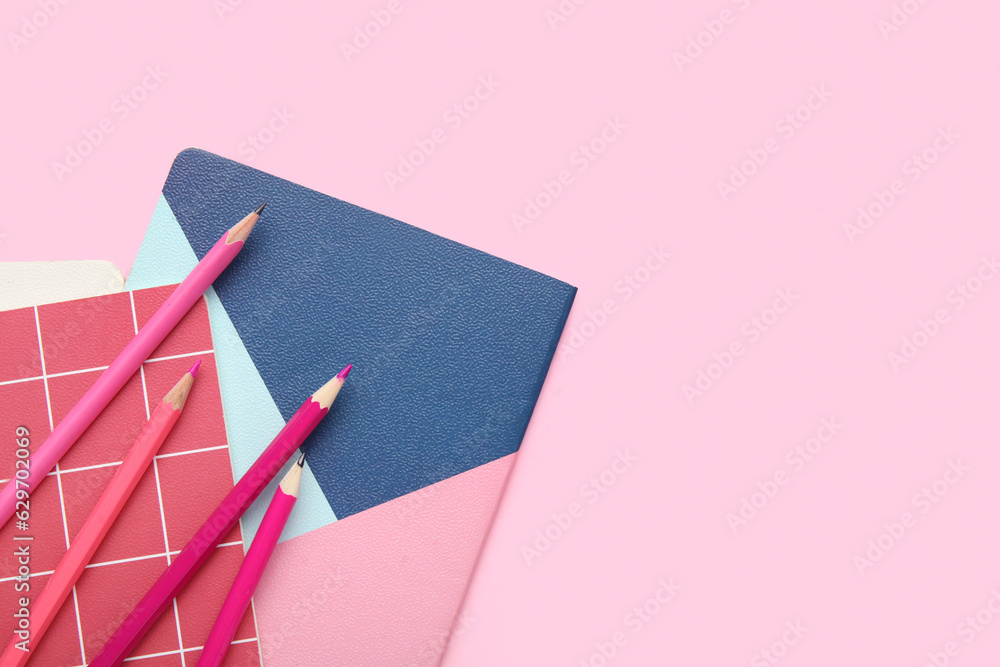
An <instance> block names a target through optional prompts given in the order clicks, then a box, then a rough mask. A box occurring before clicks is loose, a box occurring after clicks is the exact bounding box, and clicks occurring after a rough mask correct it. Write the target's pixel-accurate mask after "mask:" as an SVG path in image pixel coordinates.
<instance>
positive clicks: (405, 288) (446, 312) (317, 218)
mask: <svg viewBox="0 0 1000 667" xmlns="http://www.w3.org/2000/svg"><path fill="white" fill-rule="evenodd" d="M163 195H164V198H165V200H166V203H167V204H169V209H170V212H172V215H173V216H174V217H175V218H176V222H177V223H178V224H179V226H180V229H182V230H183V233H184V235H185V236H186V239H187V241H188V243H189V244H190V246H191V248H192V249H193V250H194V253H195V255H197V258H198V259H201V258H202V257H203V256H204V255H205V253H206V252H207V251H208V250H209V248H211V246H212V245H213V244H214V243H215V242H216V241H217V240H218V238H219V236H221V235H222V233H223V232H224V231H225V230H226V229H227V228H228V227H229V226H231V225H232V224H233V223H234V222H235V221H237V220H239V219H240V218H242V217H243V216H244V215H246V213H247V212H248V211H250V210H252V209H253V208H255V207H256V206H258V205H259V204H260V203H261V202H264V201H266V202H267V208H266V210H265V212H264V214H263V216H262V218H261V221H260V222H259V223H258V224H257V226H256V228H255V229H254V231H253V233H252V234H251V236H250V239H249V240H248V241H247V243H246V245H245V247H244V249H243V251H242V252H241V253H240V255H239V256H238V257H237V259H236V260H235V261H234V262H233V264H232V265H231V266H230V267H229V268H228V269H227V270H226V271H225V272H224V273H223V275H222V276H221V277H220V278H219V279H218V280H217V281H216V282H215V285H214V289H215V293H216V294H217V297H218V299H219V301H221V305H222V306H223V307H224V309H225V313H226V314H228V317H229V319H230V320H231V322H232V326H233V327H234V328H235V331H236V333H237V334H238V336H239V339H240V340H241V341H242V344H243V345H244V346H245V348H246V351H247V353H248V354H249V357H250V359H251V360H252V362H253V365H254V366H255V367H256V370H257V372H258V373H259V375H260V378H261V379H262V380H263V383H264V385H265V386H266V388H267V391H268V393H269V394H270V396H271V398H272V399H273V401H274V404H275V405H276V406H277V408H278V410H279V411H280V413H281V417H282V418H283V419H285V420H287V419H288V418H289V417H290V416H291V414H292V413H293V412H294V411H295V410H296V409H297V408H298V406H299V405H300V404H301V402H302V401H303V399H304V398H305V397H306V396H308V395H309V394H310V393H311V392H312V391H313V390H314V389H316V388H317V387H319V386H321V385H322V384H323V383H324V382H326V381H327V380H328V379H329V378H330V377H331V376H332V375H333V374H335V373H336V372H337V371H338V370H339V369H340V368H341V367H342V366H344V365H346V364H347V363H353V364H354V370H353V372H352V373H351V376H350V378H349V380H348V385H347V386H345V390H344V391H343V392H342V393H341V395H340V397H339V398H338V399H337V403H336V405H335V410H336V415H335V418H332V419H326V420H324V421H323V423H321V424H320V426H319V428H318V429H317V430H316V432H315V433H314V434H313V436H312V437H311V438H310V439H309V440H308V441H307V445H306V446H305V449H306V453H307V459H308V461H309V465H310V468H311V471H312V473H313V474H314V475H315V479H316V481H317V482H318V484H319V487H320V489H321V490H322V492H323V494H324V495H325V497H326V499H327V501H328V502H329V504H330V507H331V508H332V510H333V513H334V514H335V515H336V518H338V519H343V518H345V517H347V516H350V515H352V514H355V513H358V512H361V511H363V510H365V509H368V508H370V507H374V506H376V505H379V504H381V503H384V502H387V501H390V500H393V499H395V498H398V497H400V496H402V495H404V494H407V493H410V492H412V491H415V490H418V489H421V488H423V487H426V486H428V485H430V484H433V483H435V482H438V481H441V480H444V479H446V478H449V477H451V476H454V475H457V474H459V473H462V472H465V471H467V470H471V469H472V468H475V467H477V466H481V465H484V464H486V463H489V462H491V461H494V460H496V459H499V458H501V457H504V456H506V455H508V454H511V453H513V452H516V451H517V450H518V448H519V447H520V444H521V440H522V438H523V436H524V432H525V429H526V428H527V425H528V420H529V419H530V417H531V413H532V410H533V408H534V405H535V401H536V399H537V397H538V394H539V391H540V390H541V387H542V383H543V381H544V379H545V375H546V372H547V370H548V367H549V364H550V362H551V360H552V356H553V354H554V352H555V349H556V345H557V343H558V340H559V337H560V335H561V333H562V330H563V326H564V325H565V322H566V318H567V316H568V314H569V310H570V307H571V305H572V302H573V298H574V296H575V294H576V288H575V287H572V286H571V285H568V284H566V283H564V282H561V281H559V280H556V279H554V278H551V277H549V276H546V275H544V274H541V273H538V272H536V271H532V270H531V269H527V268H525V267H522V266H519V265H517V264H514V263H511V262H508V261H506V260H502V259H499V258H497V257H494V256H492V255H489V254H486V253H483V252H480V251H478V250H475V249H473V248H469V247H467V246H464V245H461V244H459V243H455V242H453V241H450V240H448V239H445V238H442V237H440V236H437V235H435V234H431V233H429V232H426V231H424V230H421V229H419V228H417V227H413V226H411V225H408V224H405V223H402V222H400V221H398V220H394V219H392V218H389V217H386V216H383V215H380V214H378V213H374V212H372V211H369V210H366V209H364V208H361V207H358V206H355V205H353V204H349V203H347V202H345V201H341V200H339V199H335V198H333V197H330V196H328V195H324V194H321V193H319V192H316V191H314V190H310V189H307V188H304V187H302V186H299V185H296V184H294V183H291V182H289V181H286V180H283V179H280V178H277V177H275V176H271V175H269V174H266V173H263V172H261V171H258V170H256V169H252V168H250V167H247V166H245V165H242V164H239V163H237V162H233V161H231V160H227V159H225V158H222V157H220V156H217V155H214V154H211V153H208V152H205V151H201V150H197V149H189V150H186V151H184V152H182V153H180V154H179V155H178V156H177V158H176V160H175V161H174V164H173V167H172V169H171V170H170V174H169V176H168V178H167V181H166V184H165V185H164V188H163ZM130 280H131V276H130ZM213 326H214V322H213Z"/></svg>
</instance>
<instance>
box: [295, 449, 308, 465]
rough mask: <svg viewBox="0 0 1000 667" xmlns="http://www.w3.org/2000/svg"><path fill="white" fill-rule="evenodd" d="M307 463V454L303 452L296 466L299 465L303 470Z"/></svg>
mask: <svg viewBox="0 0 1000 667" xmlns="http://www.w3.org/2000/svg"><path fill="white" fill-rule="evenodd" d="M305 462H306V454H305V452H303V453H302V456H300V457H299V460H298V461H296V462H295V465H297V466H298V467H300V468H301V467H302V464H303V463H305Z"/></svg>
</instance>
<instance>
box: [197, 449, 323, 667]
mask: <svg viewBox="0 0 1000 667" xmlns="http://www.w3.org/2000/svg"><path fill="white" fill-rule="evenodd" d="M305 458H306V455H305V454H303V455H302V456H300V457H299V460H298V461H297V462H296V463H295V465H293V466H292V467H291V469H290V470H289V471H288V473H287V474H286V475H285V476H284V477H283V478H282V480H281V483H280V484H279V485H278V488H277V490H276V491H275V492H274V498H273V499H272V500H271V504H270V505H268V506H267V512H265V513H264V519H263V520H262V521H261V522H260V528H258V529H257V534H256V535H255V536H254V538H253V543H251V544H250V549H249V550H248V551H247V555H246V558H244V559H243V564H242V565H240V570H239V572H237V573H236V578H235V579H234V580H233V587H232V588H230V589H229V594H228V595H227V596H226V601H225V602H223V603H222V609H221V610H219V615H218V617H216V619H215V625H213V626H212V632H210V633H209V635H208V639H207V640H205V646H204V648H202V650H201V657H200V658H198V667H221V665H222V661H223V660H225V658H226V653H227V652H228V651H229V645H230V644H232V642H233V637H235V636H236V630H237V628H239V626H240V621H242V620H243V615H244V614H245V613H246V611H247V607H249V606H250V598H251V597H253V592H254V590H255V589H256V588H257V583H258V582H259V581H260V576H261V575H262V574H263V573H264V568H265V567H267V561H268V560H269V559H270V558H271V553H272V552H273V551H274V547H275V546H276V545H277V544H278V538H279V537H280V536H281V531H282V530H283V529H284V527H285V523H286V522H287V521H288V515H289V514H291V513H292V507H294V505H295V501H296V500H298V497H299V483H300V482H301V481H302V462H303V461H305Z"/></svg>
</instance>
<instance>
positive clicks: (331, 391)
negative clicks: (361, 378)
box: [312, 364, 351, 408]
mask: <svg viewBox="0 0 1000 667" xmlns="http://www.w3.org/2000/svg"><path fill="white" fill-rule="evenodd" d="M350 372H351V364H347V366H346V367H345V368H344V370H342V371H340V372H339V373H337V376H336V377H332V378H330V381H329V382H327V383H326V384H325V385H323V386H322V387H320V388H319V389H317V390H316V391H315V393H313V395H312V399H313V400H314V401H316V402H317V403H319V405H320V407H321V408H329V407H330V406H331V405H333V401H334V399H335V398H337V394H339V393H340V388H341V387H343V386H344V379H345V378H346V377H347V374H348V373H350Z"/></svg>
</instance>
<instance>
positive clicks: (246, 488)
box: [90, 364, 351, 667]
mask: <svg viewBox="0 0 1000 667" xmlns="http://www.w3.org/2000/svg"><path fill="white" fill-rule="evenodd" d="M350 372H351V365H350V364H348V365H347V366H346V367H345V368H344V369H343V370H342V371H340V373H338V374H337V376H336V377H335V378H333V379H332V380H330V381H329V382H327V383H326V384H325V385H323V386H322V387H320V388H319V389H318V390H316V392H315V393H314V394H313V395H312V396H310V397H309V398H307V399H306V400H305V402H304V403H303V404H302V406H301V407H300V408H299V409H298V410H297V411H296V412H295V414H294V415H292V418H291V419H289V420H288V423H287V424H285V427H284V428H282V429H281V431H280V432H279V433H278V435H277V436H275V438H274V440H273V441H272V442H271V444H270V445H268V447H267V449H265V450H264V452H263V453H262V454H261V455H260V456H259V457H258V458H257V460H256V461H254V464H253V465H252V466H250V469H249V470H248V471H247V473H246V474H245V475H243V477H241V478H240V481H238V482H237V483H236V485H235V486H234V487H233V489H232V490H231V491H230V492H229V493H228V494H227V495H226V497H225V498H223V499H222V502H221V503H219V506H218V507H217V508H216V509H215V511H214V512H212V514H211V515H209V517H208V519H207V520H206V521H205V523H204V524H203V525H202V526H201V528H199V529H198V531H197V532H196V533H195V534H194V537H192V538H191V540H190V541H188V543H187V544H186V545H184V548H183V549H181V551H180V553H179V554H177V557H176V558H175V559H174V560H173V562H172V563H170V565H168V566H167V569H166V570H164V572H163V574H161V575H160V577H159V579H157V580H156V581H155V582H154V583H153V585H152V587H150V589H149V590H148V591H147V592H146V594H145V595H144V596H143V598H142V599H141V600H140V601H139V603H138V604H137V605H136V606H135V608H134V609H133V610H132V611H131V613H129V615H128V616H126V617H125V620H124V621H122V624H121V625H119V626H118V629H117V630H115V633H114V634H113V635H112V636H111V638H110V639H109V640H108V641H107V642H105V644H104V646H103V647H102V648H101V652H100V653H98V654H97V657H96V658H94V660H93V661H91V663H90V667H117V666H118V665H121V664H122V661H123V660H125V658H127V657H128V655H129V653H131V652H132V649H134V648H135V645H136V644H138V643H139V640H140V639H142V638H143V636H144V635H145V634H146V633H147V632H149V629H150V628H151V627H152V626H153V624H154V623H155V622H156V619H158V618H159V617H160V614H162V613H163V612H164V610H165V609H166V608H167V606H169V605H170V603H171V601H172V600H173V599H174V598H175V597H177V594H178V593H180V592H181V589H182V588H184V585H185V584H187V582H188V581H190V580H191V577H193V576H194V575H195V572H197V571H198V568H199V567H201V565H202V563H204V562H205V561H206V560H208V557H209V556H210V555H211V554H212V551H213V550H214V549H215V547H217V546H218V545H219V543H220V542H221V541H222V538H223V537H225V536H226V534H227V533H228V532H229V531H230V530H231V529H232V527H233V526H235V525H236V522H237V521H238V520H239V518H240V517H241V516H242V515H243V513H244V512H245V511H246V509H247V508H248V507H250V505H251V504H252V503H253V501H254V500H256V498H257V496H259V495H260V493H261V491H263V490H264V487H265V486H267V484H268V482H270V481H271V479H272V478H273V477H274V476H275V475H276V474H277V473H278V470H280V469H281V466H283V465H284V464H285V461H287V460H288V457H289V456H291V455H292V452H294V451H295V450H296V449H298V447H299V445H301V444H302V441H303V440H305V439H306V437H307V436H308V435H309V434H310V433H312V431H313V429H314V428H316V426H317V425H318V424H319V423H320V421H322V419H323V417H325V416H326V413H327V412H329V410H330V406H331V405H332V404H333V400H334V399H335V398H336V397H337V394H338V393H339V392H340V388H341V387H342V386H343V384H344V380H345V379H346V378H347V374H348V373H350Z"/></svg>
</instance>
